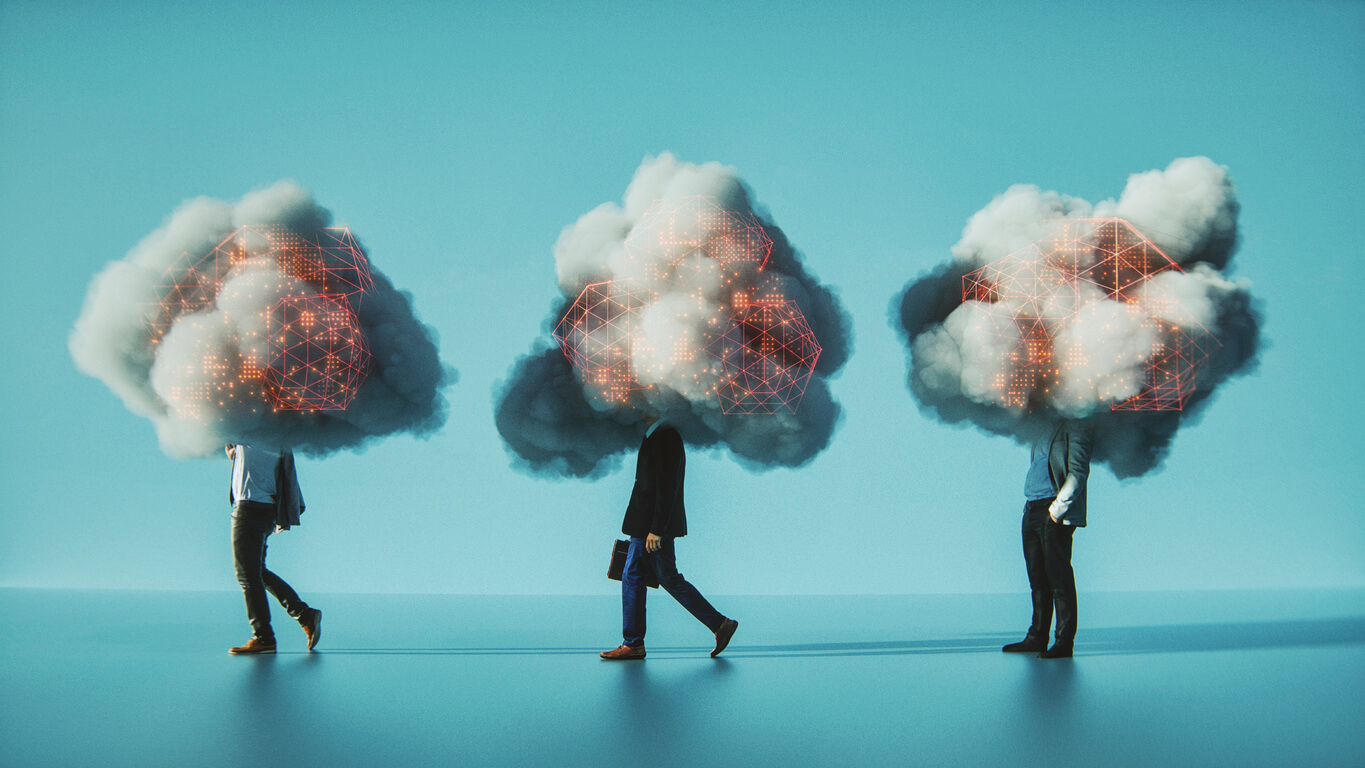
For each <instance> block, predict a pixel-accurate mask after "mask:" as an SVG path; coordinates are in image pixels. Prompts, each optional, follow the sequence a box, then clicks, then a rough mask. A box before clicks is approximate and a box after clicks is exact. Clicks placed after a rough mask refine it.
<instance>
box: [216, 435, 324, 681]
mask: <svg viewBox="0 0 1365 768" xmlns="http://www.w3.org/2000/svg"><path fill="white" fill-rule="evenodd" d="M226 451H227V455H228V458H229V459H232V482H231V484H230V485H229V486H228V500H229V501H230V502H232V560H233V565H234V566H235V568H236V571H237V584H238V585H240V586H241V588H242V594H243V596H244V597H245V598H246V615H247V619H248V620H249V621H250V622H251V640H249V641H248V642H247V643H246V644H245V645H241V646H238V647H236V648H229V649H228V652H229V653H234V654H263V653H274V652H275V632H274V630H273V629H271V627H270V603H269V602H268V601H267V600H266V592H267V591H269V593H270V594H272V595H274V596H275V599H276V600H279V601H280V605H281V606H283V607H284V610H285V612H286V613H288V614H289V615H290V616H291V617H293V618H294V619H295V620H297V621H298V622H299V624H300V625H301V626H302V627H303V633H304V636H305V637H306V638H307V641H308V650H310V651H311V650H313V647H314V646H316V645H317V644H318V638H320V637H321V636H322V611H320V610H318V609H316V608H311V607H309V605H308V604H307V603H305V602H304V601H303V600H302V599H300V598H299V595H298V593H297V592H295V591H294V589H293V588H292V587H290V586H289V585H288V584H287V583H285V580H284V579H281V578H280V577H279V576H276V575H275V574H273V573H271V572H270V571H269V570H267V569H266V567H265V549H266V546H265V544H266V539H267V538H269V537H270V534H272V533H274V532H276V531H287V530H289V529H290V527H292V526H295V525H298V524H299V515H300V514H302V513H303V510H304V504H303V493H302V491H301V490H300V489H299V479H298V475H296V474H295V472H294V454H293V453H291V452H290V451H283V452H281V451H275V450H270V449H266V448H255V447H252V446H248V445H231V444H229V445H228V446H227V447H226Z"/></svg>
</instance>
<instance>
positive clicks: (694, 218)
mask: <svg viewBox="0 0 1365 768" xmlns="http://www.w3.org/2000/svg"><path fill="white" fill-rule="evenodd" d="M772 248H773V241H772V238H771V237H769V235H768V233H767V231H766V229H765V228H764V226H763V224H762V222H760V221H759V220H758V219H757V218H756V217H754V216H753V215H752V214H750V213H748V212H744V211H734V210H730V209H727V208H725V207H724V206H723V205H721V204H720V203H719V202H718V201H716V200H715V199H714V198H710V197H705V196H690V197H684V198H680V199H678V200H675V201H671V202H669V203H664V202H661V201H659V202H655V203H654V204H653V205H651V206H650V207H649V209H648V210H647V211H646V212H645V214H644V216H643V217H641V219H640V221H639V222H638V223H637V224H636V226H635V227H634V228H633V229H632V230H631V233H630V235H629V236H628V237H627V238H626V241H625V250H626V255H627V257H628V258H629V259H631V260H632V261H633V262H635V263H637V264H639V265H641V266H643V267H644V270H643V274H644V278H643V279H642V280H640V281H634V280H616V281H607V282H601V283H593V284H592V285H589V286H587V287H585V288H584V289H583V291H582V292H581V293H580V294H579V295H578V297H577V298H576V299H575V300H574V302H573V303H572V304H571V305H570V307H569V309H568V311H567V312H566V313H565V314H564V316H563V317H562V318H561V319H560V321H559V323H558V325H556V326H555V330H554V334H553V335H554V338H555V341H556V342H557V343H558V344H559V347H560V349H561V350H562V351H563V353H564V355H565V356H566V357H567V358H568V359H569V361H570V362H571V363H572V364H573V367H574V369H575V371H576V372H577V375H578V377H579V380H580V381H581V382H582V383H583V384H585V385H586V386H588V387H589V388H590V389H591V390H593V391H594V392H596V394H597V395H598V396H599V397H601V398H602V399H604V400H606V401H607V402H609V403H614V404H626V403H628V402H629V401H630V400H631V398H632V397H634V396H635V393H637V392H639V391H641V390H644V389H648V388H649V385H646V384H644V383H642V382H641V381H640V378H641V372H642V371H644V372H645V373H647V374H648V376H649V377H656V376H666V374H664V373H661V372H662V371H672V372H675V373H676V372H677V371H687V372H688V373H687V374H677V375H679V376H681V378H680V379H679V380H677V381H674V382H672V384H673V385H674V386H675V388H677V389H678V390H679V391H681V392H683V393H684V394H685V395H687V396H689V397H717V398H718V399H719V401H720V405H721V410H722V411H723V412H724V413H727V414H730V413H733V414H774V413H794V412H795V411H796V408H797V407H798V406H799V405H800V402H801V398H802V396H803V395H804V394H805V390H806V385H807V384H808V383H809V381H810V377H811V375H812V372H813V371H814V369H815V362H816V360H817V359H818V358H819V356H820V345H819V342H818V341H817V340H816V338H815V334H814V333H813V332H812V331H811V328H810V325H809V323H807V322H806V318H805V316H804V315H802V313H801V309H800V307H799V306H798V305H797V304H796V302H794V301H789V300H787V299H785V298H784V297H783V296H781V295H776V294H773V295H767V296H765V297H764V298H762V299H760V300H751V299H750V298H749V297H748V291H747V290H733V291H731V292H730V293H729V294H727V295H730V296H731V297H732V298H731V299H730V300H729V301H730V305H729V306H728V307H723V308H722V311H723V312H725V311H728V312H729V317H728V318H725V317H724V315H723V314H722V315H721V318H723V319H722V320H717V319H716V317H715V316H714V314H712V316H711V317H710V318H709V319H707V320H706V321H705V322H702V321H701V318H703V317H705V316H706V315H707V312H706V310H705V302H704V300H703V299H702V296H703V292H702V290H701V288H700V287H699V286H700V284H701V283H702V282H708V281H710V277H709V276H708V275H710V273H711V272H712V271H718V274H719V277H720V280H719V283H720V284H724V285H729V286H732V287H735V288H746V287H747V283H746V282H745V281H748V280H752V277H753V276H754V275H756V274H758V273H759V272H760V271H762V269H763V268H764V267H765V266H766V264H767V261H768V258H769V256H770V255H771V253H772ZM712 284H715V282H714V281H712ZM661 292H665V293H669V294H670V297H672V298H673V299H674V301H673V302H672V303H670V304H669V306H672V307H675V309H674V310H673V311H675V312H677V315H678V316H677V318H676V319H677V321H678V322H677V323H676V324H675V325H680V326H686V327H689V328H696V329H699V331H698V332H697V333H695V334H682V335H678V336H672V337H669V338H668V339H666V340H665V339H648V338H647V337H646V334H644V333H643V329H642V327H641V320H642V317H643V316H644V314H645V312H646V311H647V310H649V311H657V310H658V308H659V307H661V306H663V305H662V304H660V295H661ZM679 296H685V297H687V298H686V299H685V300H684V301H681V302H677V301H676V298H677V297H679ZM694 299H695V302H694ZM694 308H695V310H696V311H697V314H696V315H695V316H694V315H693V314H692V313H693V311H694ZM660 346H667V349H659V348H658V347H660ZM661 359H663V362H661Z"/></svg>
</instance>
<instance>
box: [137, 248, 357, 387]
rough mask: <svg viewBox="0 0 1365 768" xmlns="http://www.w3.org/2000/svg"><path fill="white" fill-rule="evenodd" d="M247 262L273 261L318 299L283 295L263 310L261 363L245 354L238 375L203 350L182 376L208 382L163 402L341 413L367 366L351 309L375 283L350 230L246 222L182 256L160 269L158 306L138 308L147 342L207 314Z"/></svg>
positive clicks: (353, 312) (353, 310)
mask: <svg viewBox="0 0 1365 768" xmlns="http://www.w3.org/2000/svg"><path fill="white" fill-rule="evenodd" d="M248 259H251V260H269V261H273V262H274V264H275V266H276V268H278V270H279V271H280V272H281V273H283V274H284V275H286V276H288V277H292V278H295V279H297V280H299V281H301V282H303V283H304V284H306V285H307V286H308V288H309V289H311V290H312V291H316V292H317V293H316V295H312V294H310V295H307V296H302V295H300V296H289V297H286V298H284V299H281V300H280V301H279V302H276V303H275V305H274V306H272V307H270V308H269V309H268V310H265V311H263V314H264V315H266V316H265V317H262V318H260V319H261V320H263V321H265V322H264V325H265V326H266V327H267V328H268V348H267V353H266V357H267V358H268V359H267V360H266V361H264V364H263V362H262V361H258V360H256V359H254V358H253V357H252V356H251V354H249V353H248V354H246V355H245V356H244V358H243V359H242V361H241V369H240V372H239V373H238V374H237V375H236V376H235V377H234V376H232V375H231V373H230V372H231V370H232V368H233V366H231V365H229V363H228V361H226V360H220V359H218V358H217V355H218V354H219V353H209V352H206V353H205V355H206V357H205V359H204V360H203V361H202V363H199V362H196V363H195V364H194V370H193V371H190V372H189V373H190V374H191V375H190V376H188V377H187V378H188V379H190V380H194V381H204V380H211V381H212V382H213V383H212V384H211V385H198V384H197V385H194V386H186V387H179V388H177V389H176V390H175V391H172V392H170V393H169V396H170V397H171V398H172V399H173V400H175V402H176V405H177V406H178V407H179V408H180V409H181V410H182V411H185V412H187V413H201V412H202V406H204V405H206V404H210V403H211V402H215V401H218V400H220V399H222V400H224V403H225V402H226V399H229V398H230V399H246V398H249V397H252V396H256V397H264V398H266V400H267V401H268V403H269V405H270V406H271V407H272V408H274V409H275V410H344V409H345V408H346V406H347V404H349V403H350V401H351V399H352V398H353V397H354V396H355V392H356V390H357V389H358V388H359V386H360V385H361V383H363V382H364V379H365V376H366V374H367V372H368V367H369V364H370V360H371V358H370V354H369V351H368V347H367V345H366V343H365V339H364V336H363V334H362V333H361V332H360V330H359V328H360V326H359V322H358V320H357V318H356V315H355V312H356V310H357V309H358V308H359V306H360V302H361V299H362V298H363V297H364V294H365V292H366V291H367V290H369V289H370V288H372V287H373V286H374V277H373V275H372V273H371V271H370V263H369V260H368V259H367V258H366V257H365V253H364V251H363V250H362V249H361V248H360V244H359V243H357V242H356V240H355V237H354V236H352V235H351V232H350V230H348V229H345V228H341V227H334V228H326V229H321V230H318V231H317V232H316V233H314V234H311V235H300V234H298V233H296V232H293V231H291V230H289V229H287V228H285V227H280V226H274V225H266V226H246V227H241V228H239V229H237V230H236V231H234V232H233V233H232V234H231V235H229V236H227V237H226V238H224V239H223V240H222V242H220V243H218V244H217V245H216V246H214V247H213V248H211V249H210V250H209V251H208V252H207V253H202V254H191V253H184V254H182V255H181V256H180V258H179V259H178V260H177V262H176V263H175V264H173V265H172V266H171V267H170V268H169V269H167V270H166V272H165V275H164V278H163V281H162V283H161V284H160V285H159V286H158V287H157V290H156V301H155V302H152V303H151V304H149V305H147V306H145V307H144V317H145V320H146V323H147V325H148V327H149V329H150V330H151V335H152V343H153V344H159V343H160V342H161V340H162V338H164V337H165V335H166V334H167V333H168V332H169V331H170V328H171V326H172V325H173V324H174V323H175V322H176V321H177V320H179V319H180V318H182V317H184V316H186V315H192V314H195V313H199V312H205V311H208V310H211V309H213V308H214V306H215V303H216V302H217V300H218V297H219V294H220V292H221V291H222V288H223V285H224V283H225V282H226V281H227V280H228V278H229V274H230V273H231V272H232V270H233V269H234V268H235V267H237V266H238V265H239V264H241V263H242V262H245V261H247V260H248ZM253 263H255V262H254V261H253ZM239 325H242V326H245V325H250V324H248V323H239ZM255 325H256V326H258V327H259V326H260V325H261V324H260V323H256V324H255ZM210 373H211V374H212V375H209V374H210ZM233 378H235V379H236V380H235V381H233V380H231V379H233ZM262 381H264V382H265V383H266V386H265V387H264V389H263V390H262V388H261V386H260V383H261V382H262Z"/></svg>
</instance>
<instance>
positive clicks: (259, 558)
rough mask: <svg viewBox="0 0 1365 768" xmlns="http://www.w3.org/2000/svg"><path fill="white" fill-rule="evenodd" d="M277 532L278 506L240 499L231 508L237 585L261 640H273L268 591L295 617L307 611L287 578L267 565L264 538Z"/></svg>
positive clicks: (286, 611)
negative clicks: (276, 514) (287, 581)
mask: <svg viewBox="0 0 1365 768" xmlns="http://www.w3.org/2000/svg"><path fill="white" fill-rule="evenodd" d="M274 531H275V507H274V506H273V505H269V504H257V503H254V502H250V501H240V502H238V503H237V504H235V505H233V507H232V562H233V565H234V566H235V567H236V570H237V584H238V585H240V586H241V588H242V595H243V596H244V597H245V598H246V617H247V619H248V620H249V621H250V622H251V634H252V635H253V636H255V637H258V638H260V639H262V640H273V639H274V638H275V631H274V630H273V629H271V628H270V603H269V601H267V600H266V592H267V591H269V593H270V594H272V595H274V596H275V599H276V600H279V601H280V605H281V606H283V607H284V610H285V613H288V614H289V615H290V616H292V617H293V618H294V619H296V620H297V619H299V618H301V617H303V616H305V615H307V614H308V612H309V610H310V609H309V608H308V604H307V603H305V602H303V600H301V599H299V595H298V593H297V592H295V591H294V589H293V587H290V586H289V585H288V584H286V583H285V581H284V579H281V578H280V577H279V576H276V575H275V574H273V573H271V572H270V571H269V570H268V569H266V567H265V541H266V539H268V538H270V534H271V533H274Z"/></svg>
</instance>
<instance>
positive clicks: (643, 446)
mask: <svg viewBox="0 0 1365 768" xmlns="http://www.w3.org/2000/svg"><path fill="white" fill-rule="evenodd" d="M644 424H645V428H646V431H645V437H644V440H643V441H641V443H640V452H639V454H638V455H637V456H636V459H635V487H634V489H633V490H632V491H631V494H630V504H629V505H627V506H626V518H625V521H624V522H622V523H621V532H622V533H624V534H626V535H627V536H629V537H630V548H629V550H628V551H627V553H626V564H625V568H624V569H623V570H622V573H621V612H622V635H623V637H624V642H623V643H622V644H621V646H620V647H619V648H616V649H615V650H611V651H604V652H603V653H601V654H600V655H601V657H602V658H604V659H607V660H608V661H628V660H632V659H643V658H644V657H645V595H646V592H645V589H646V588H645V585H644V580H643V575H644V573H645V569H646V568H650V569H653V571H654V574H655V575H656V576H658V578H659V585H660V586H662V587H663V588H664V590H666V591H667V592H668V594H670V595H672V596H673V599H674V600H677V601H678V603H679V604H680V605H681V606H682V607H684V608H686V609H687V611H688V612H689V613H691V614H692V615H693V616H695V617H696V619H697V621H700V622H701V623H702V624H705V625H706V628H707V629H709V630H711V632H713V633H714V634H715V636H716V647H715V650H713V651H711V656H712V657H715V656H717V655H719V654H720V652H721V651H723V650H725V646H727V645H729V644H730V638H731V637H733V636H734V634H735V630H736V629H737V628H738V627H739V622H737V621H735V620H734V619H727V618H725V617H724V616H722V615H721V614H720V612H719V611H717V610H716V609H715V608H713V607H712V606H711V603H709V602H707V600H706V598H705V597H702V594H701V593H700V592H698V591H697V588H696V587H694V586H692V585H691V584H690V583H688V581H687V580H686V579H684V578H683V576H682V574H681V573H678V565H677V561H676V560H675V558H674V551H673V545H674V539H676V538H678V537H680V536H686V535H687V514H686V512H685V511H684V508H683V475H684V473H685V470H686V466H687V454H686V452H685V451H684V449H683V441H682V435H680V434H678V430H677V429H676V428H674V427H672V426H671V425H668V424H664V423H662V422H661V421H660V420H659V416H658V415H657V414H648V415H646V416H645V418H644Z"/></svg>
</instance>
